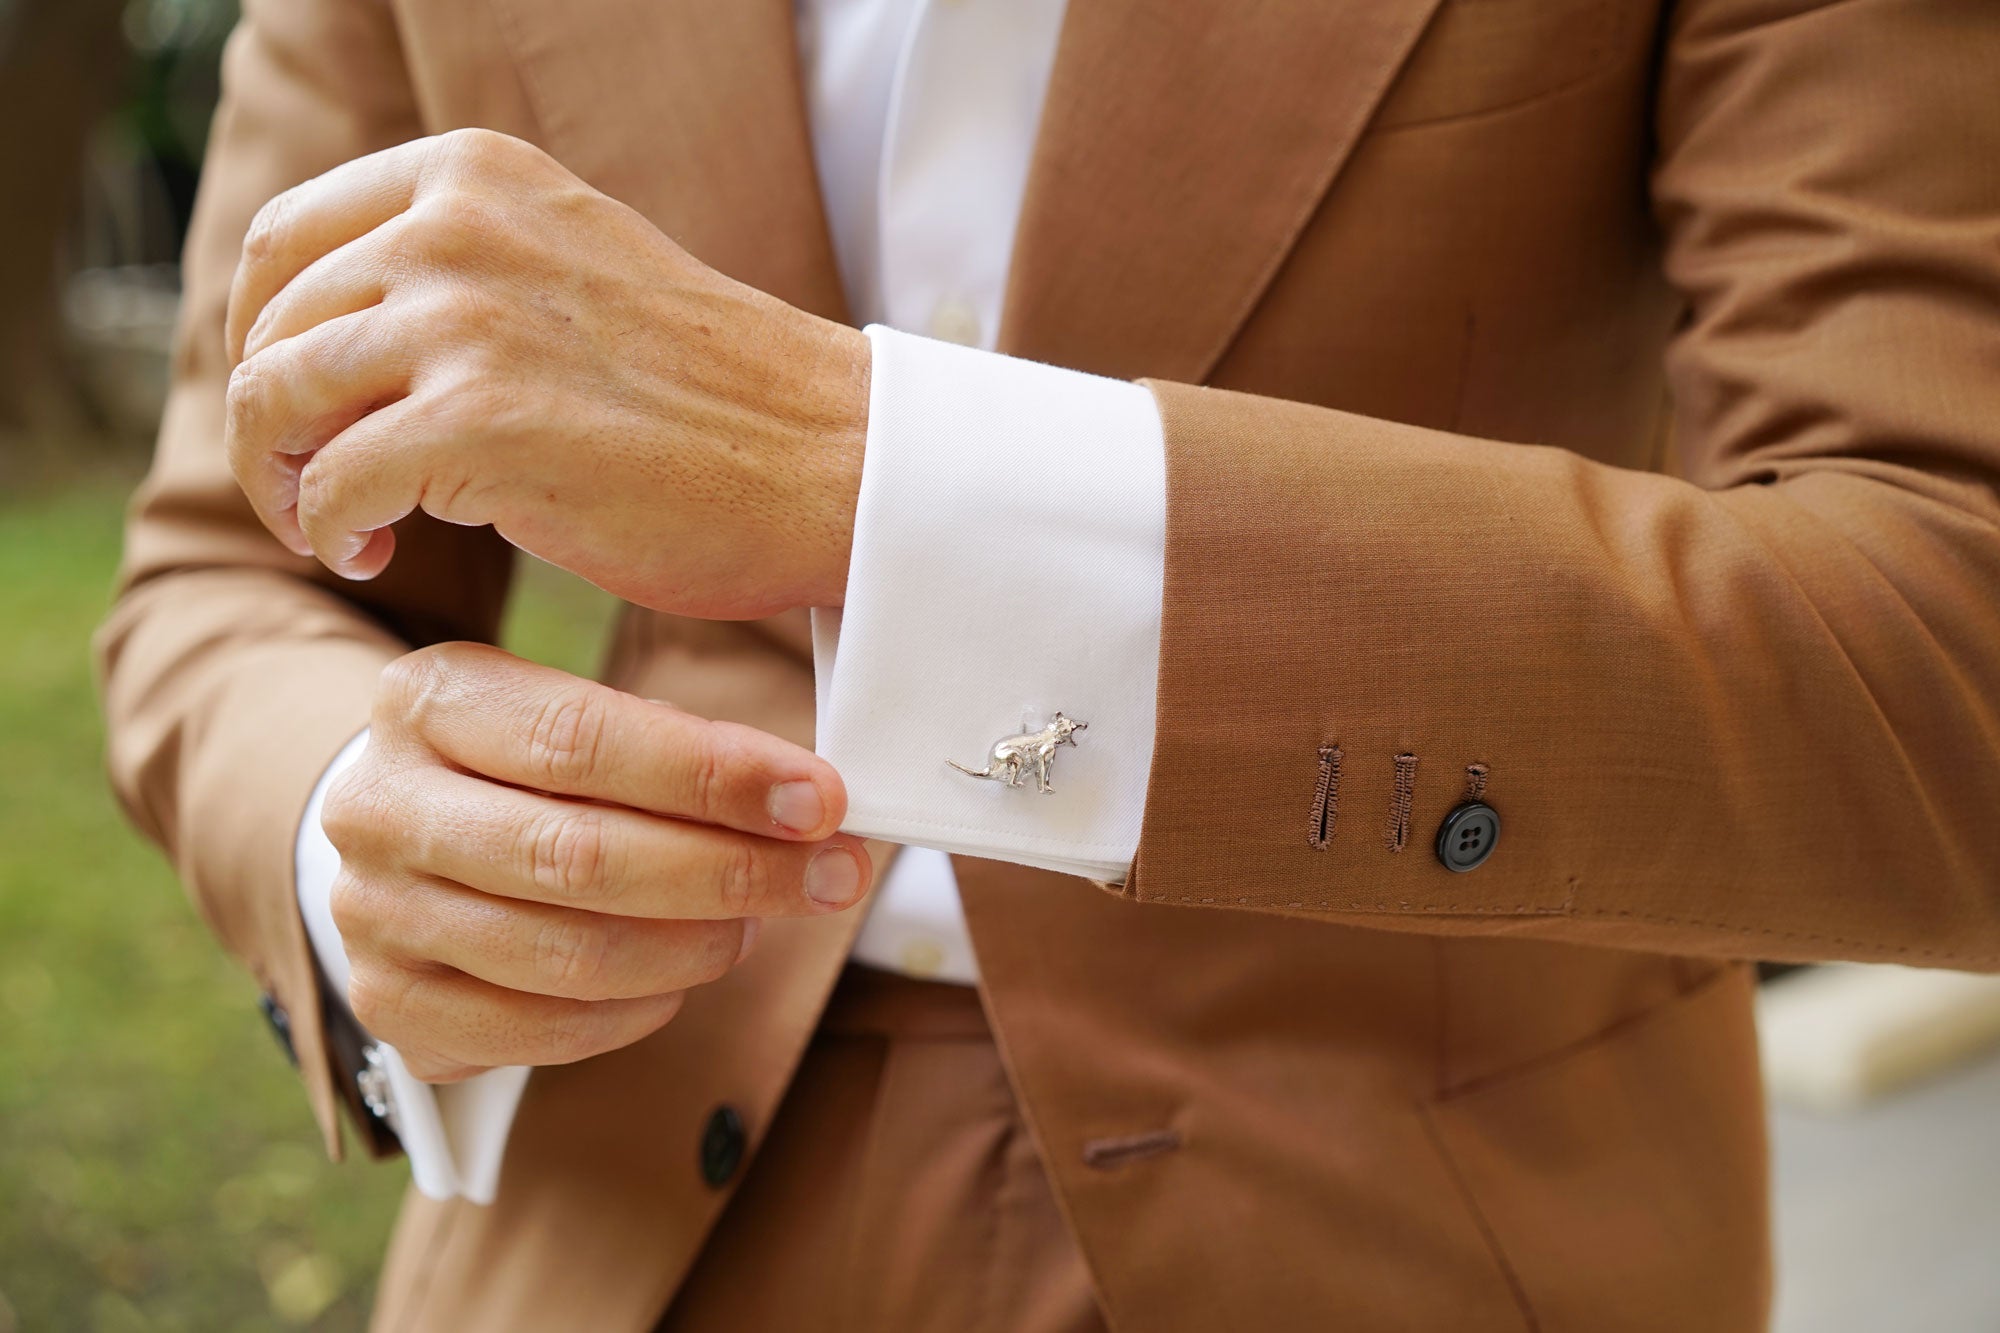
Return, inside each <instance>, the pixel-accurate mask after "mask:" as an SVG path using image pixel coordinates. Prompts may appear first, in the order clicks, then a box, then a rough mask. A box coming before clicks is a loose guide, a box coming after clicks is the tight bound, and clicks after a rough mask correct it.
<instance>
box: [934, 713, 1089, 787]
mask: <svg viewBox="0 0 2000 1333" xmlns="http://www.w3.org/2000/svg"><path fill="white" fill-rule="evenodd" d="M1089 725H1090V724H1089V723H1088V722H1078V721H1077V720H1076V719H1075V718H1072V717H1064V716H1063V715H1062V714H1061V713H1057V714H1056V715H1055V716H1054V717H1052V718H1050V719H1049V724H1048V725H1047V726H1046V727H1043V728H1042V729H1041V730H1040V731H1024V732H1022V733H1021V734H1020V735H1018V736H1009V737H1007V738H1006V739H1004V740H997V741H995V742H993V748H992V749H991V750H988V751H987V752H986V767H984V768H967V767H966V766H965V765H964V764H961V763H959V762H958V761H957V760H956V759H947V760H945V762H946V763H947V764H950V765H951V766H952V767H953V768H955V769H957V770H958V771H959V772H961V773H967V774H970V775H971V776H973V777H975V778H995V779H998V780H999V781H1002V782H1005V783H1006V784H1007V785H1008V786H1010V787H1018V786H1020V785H1021V778H1022V775H1023V774H1025V773H1026V772H1027V771H1028V769H1029V768H1030V767H1033V769H1034V770H1035V786H1036V789H1037V790H1039V791H1040V792H1041V793H1042V795H1044V796H1048V795H1050V794H1052V793H1053V792H1054V791H1055V788H1054V787H1051V786H1050V785H1049V765H1050V764H1053V763H1054V762H1055V758H1056V747H1057V746H1058V745H1075V744H1076V733H1077V732H1079V731H1082V730H1084V729H1085V728H1087V727H1088V726H1089Z"/></svg>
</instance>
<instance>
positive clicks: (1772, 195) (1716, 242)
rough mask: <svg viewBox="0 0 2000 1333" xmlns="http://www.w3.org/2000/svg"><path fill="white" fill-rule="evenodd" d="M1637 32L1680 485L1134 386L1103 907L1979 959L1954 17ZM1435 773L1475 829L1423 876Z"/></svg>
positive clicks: (1979, 174) (1983, 616) (1993, 749)
mask: <svg viewBox="0 0 2000 1333" xmlns="http://www.w3.org/2000/svg"><path fill="white" fill-rule="evenodd" d="M1664 41H1665V43H1666V44H1665V47H1664V54H1663V56H1662V59H1663V62H1664V63H1663V66H1662V73H1661V81H1660V93H1659V99H1660V100H1659V105H1658V114H1657V138H1658V145H1659V147H1658V156H1657V161H1656V170H1655V174H1654V178H1653V196H1654V201H1655V208H1656V212H1657V215H1658V218H1659V220H1660V223H1661V226H1662V228H1663V230H1664V233H1665V236H1666V263H1667V266H1668V274H1669V276H1670V278H1671V279H1672V281H1673V282H1674V283H1675V284H1676V285H1677V286H1678V288H1679V289H1680V290H1681V291H1682V293H1683V294H1684V295H1685V298H1686V301H1687V304H1688V313H1687V315H1686V318H1685V322H1684V324H1683V325H1682V326H1681V328H1680V329H1679V331H1678V333H1677V335H1676V337H1675V339H1674V342H1673V344H1672V348H1671V353H1670V364H1669V373H1670V377H1671V385H1672V390H1673V397H1674V401H1675V404H1676V439H1677V449H1676V452H1677V454H1678V457H1679V460H1680V461H1679V463H1678V464H1677V470H1678V472H1679V474H1680V475H1677V476H1666V475H1653V474H1647V473H1641V472H1635V471H1626V470H1620V469H1616V468H1612V467H1607V466H1601V465H1598V464H1595V463H1591V462H1587V461H1584V460H1583V459H1581V458H1579V457H1577V456H1576V455H1573V454H1570V453H1566V452H1561V451H1557V450H1552V449H1546V448H1535V447H1502V446H1500V445H1497V444H1495V443H1493V442H1490V441H1483V440H1475V439H1467V438H1461V437H1456V436H1453V435H1448V434H1444V433H1440V432H1437V431H1432V430H1424V429H1417V428H1412V427H1407V426H1400V425H1394V424H1390V423H1387V422H1383V421H1379V420H1371V419H1365V418H1361V417H1357V416H1352V415H1347V414H1344V413H1341V412H1338V411H1330V410H1323V409H1318V408H1312V407H1303V406H1297V405H1291V404H1286V403H1281V402H1276V401H1271V400H1267V399H1260V398H1254V397H1246V396H1240V395H1234V394H1229V393H1223V392H1217V391H1209V390H1202V389H1195V388H1186V387H1176V386H1172V385H1156V386H1154V387H1155V391H1156V394H1157V397H1158V400H1159V402H1160V405H1161V408H1162V412H1163V416H1164V420H1165V426H1166V439H1167V452H1168V483H1167V484H1168V509H1169V513H1168V532H1167V557H1166V591H1165V613H1164V628H1163V647H1162V654H1161V666H1160V680H1159V733H1158V745H1157V750H1156V755H1155V763H1154V768H1153V772H1152V777H1151V781H1150V787H1149V798H1148V807H1147V812H1146V822H1145V829H1144V833H1143V836H1142V839H1141V843H1140V847H1139V852H1138V858H1137V864H1136V867H1135V871H1134V874H1133V876H1132V880H1131V883H1130V885H1129V886H1128V888H1127V890H1126V891H1127V892H1128V893H1130V894H1131V895H1132V896H1134V897H1136V898H1139V899H1141V900H1147V901H1155V902H1162V903H1204V904H1211V905H1227V906H1237V907H1248V908H1254V909H1261V910H1268V911H1277V912H1284V913H1291V914H1297V915H1302V916H1309V917H1328V918H1338V919H1341V920H1344V921H1349V922H1352V923H1357V924H1364V925H1374V926H1380V927H1385V928H1391V929H1399V930H1420V931H1440V932H1443V931H1450V932H1481V933H1501V932H1519V933H1523V934H1531V935H1537V936H1542V937H1546V938H1551V939H1561V940H1570V941H1576V942H1582V943H1594V944H1608V945H1617V946H1623V947H1631V948H1637V949H1648V950H1662V951H1676V952H1697V953H1707V954H1719V955H1756V956H1765V957H1774V958H1796V959H1809V958H1825V957H1850V958H1864V959H1893V960H1899V961H1904V962H1909V963H1916V964H1940V965H1945V964H1949V965H1958V966H1964V967H1971V968H1986V969H1992V968H2000V839H1996V830H2000V77H1996V71H2000V6H1995V5H1992V4H1991V3H1988V0H1908V2H1907V3H1894V2H1892V0H1848V2H1847V3H1819V4H1808V3H1801V2H1798V0H1792V2H1788V3H1781V2H1779V0H1706V2H1700V3H1685V4H1682V5H1680V6H1678V9H1677V12H1676V15H1675V17H1674V20H1673V26H1672V28H1671V30H1670V31H1669V33H1668V34H1667V35H1666V36H1665V38H1664ZM1322 745H1331V746H1337V747H1339V750H1340V780H1339V785H1338V788H1337V804H1336V805H1335V806H1334V808H1333V809H1332V811H1331V814H1332V837H1331V839H1330V840H1329V841H1327V842H1326V845H1325V847H1324V848H1323V849H1318V848H1315V847H1314V846H1313V845H1312V842H1311V840H1310V839H1309V837H1308V832H1309V827H1312V826H1315V825H1316V824H1317V822H1318V819H1319V814H1318V806H1317V805H1316V803H1315V794H1316V786H1317V782H1318V776H1319V769H1320V765H1319V759H1318V751H1319V747H1321V746H1322ZM1399 755H1411V756H1415V762H1416V765H1417V767H1416V772H1415V782H1414V787H1413V789H1412V793H1411V797H1412V800H1411V806H1410V812H1409V815H1410V817H1409V819H1408V821H1407V822H1408V830H1409V832H1408V841H1407V844H1406V845H1405V846H1404V848H1403V850H1401V851H1392V850H1390V848H1391V846H1392V845H1393V843H1394V842H1395V837H1394V828H1395V825H1396V823H1397V822H1398V821H1397V820H1396V819H1395V818H1394V797H1393V785H1394V780H1395V771H1396V763H1397V756H1399ZM1473 765H1482V766H1484V768H1485V769H1486V771H1487V777H1486V782H1485V799H1486V800H1487V801H1489V802H1490V803H1491V804H1492V805H1493V806H1494V807H1495V808H1496V809H1497V810H1498V811H1499V812H1500V816H1501V818H1502V821H1503V825H1502V830H1501V835H1500V839H1499V842H1498V845H1497V848H1496V850H1494V852H1493V853H1492V855H1491V856H1490V858H1489V859H1488V860H1487V861H1486V862H1485V863H1484V864H1483V865H1481V866H1479V867H1478V868H1477V869H1475V870H1472V871H1471V872H1469V873H1464V874H1453V873H1450V872H1449V871H1447V870H1446V869H1445V868H1444V867H1443V866H1442V865H1441V864H1440V862H1439V860H1438V859H1437V858H1436V856H1435V855H1434V854H1433V851H1432V840H1433V838H1434V836H1435V834H1436V831H1437V829H1438V827H1439V825H1440V823H1441V821H1442V820H1443V819H1444V817H1445V816H1446V814H1447V813H1448V812H1449V811H1450V810H1451V809H1452V808H1453V807H1454V806H1455V805H1456V804H1458V803H1459V802H1460V801H1461V800H1462V799H1463V797H1464V795H1465V792H1466V788H1467V786H1468V777H1467V773H1466V770H1467V769H1468V767H1470V766H1473Z"/></svg>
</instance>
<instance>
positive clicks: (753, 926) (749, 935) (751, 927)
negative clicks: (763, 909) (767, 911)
mask: <svg viewBox="0 0 2000 1333" xmlns="http://www.w3.org/2000/svg"><path fill="white" fill-rule="evenodd" d="M763 928H764V922H763V919H762V918H761V917H754V916H746V917H744V918H743V943H741V944H739V945H737V946H736V961H737V962H739V963H740V962H742V961H743V960H744V959H745V958H748V957H749V956H750V950H751V948H752V947H753V946H754V945H755V944H756V943H757V932H758V931H760V930H762V929H763Z"/></svg>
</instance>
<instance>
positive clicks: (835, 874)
mask: <svg viewBox="0 0 2000 1333" xmlns="http://www.w3.org/2000/svg"><path fill="white" fill-rule="evenodd" d="M860 896H861V863H860V862H859V861H856V860H855V859H854V853H852V852H850V851H848V850H847V849H846V848H845V847H829V848H827V849H826V850H825V851H823V852H821V853H820V854H819V855H818V856H815V857H814V858H813V859H812V862H811V864H809V865H807V866H806V897H808V898H810V899H812V900H813V901H814V902H816V903H818V904H819V905H820V906H821V907H845V906H847V905H848V904H849V903H851V902H853V901H854V900H855V899H856V898H858V897H860Z"/></svg>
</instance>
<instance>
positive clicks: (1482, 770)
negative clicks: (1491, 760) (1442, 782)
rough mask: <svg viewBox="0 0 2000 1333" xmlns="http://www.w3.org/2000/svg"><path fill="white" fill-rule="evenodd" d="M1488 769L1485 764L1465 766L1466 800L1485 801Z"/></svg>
mask: <svg viewBox="0 0 2000 1333" xmlns="http://www.w3.org/2000/svg"><path fill="white" fill-rule="evenodd" d="M1487 771H1488V770H1487V768H1486V765H1484V764H1467V765H1466V766H1465V800H1466V801H1483V800H1485V799H1486V774H1487ZM1462 803H1463V802H1461V804H1462Z"/></svg>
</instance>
